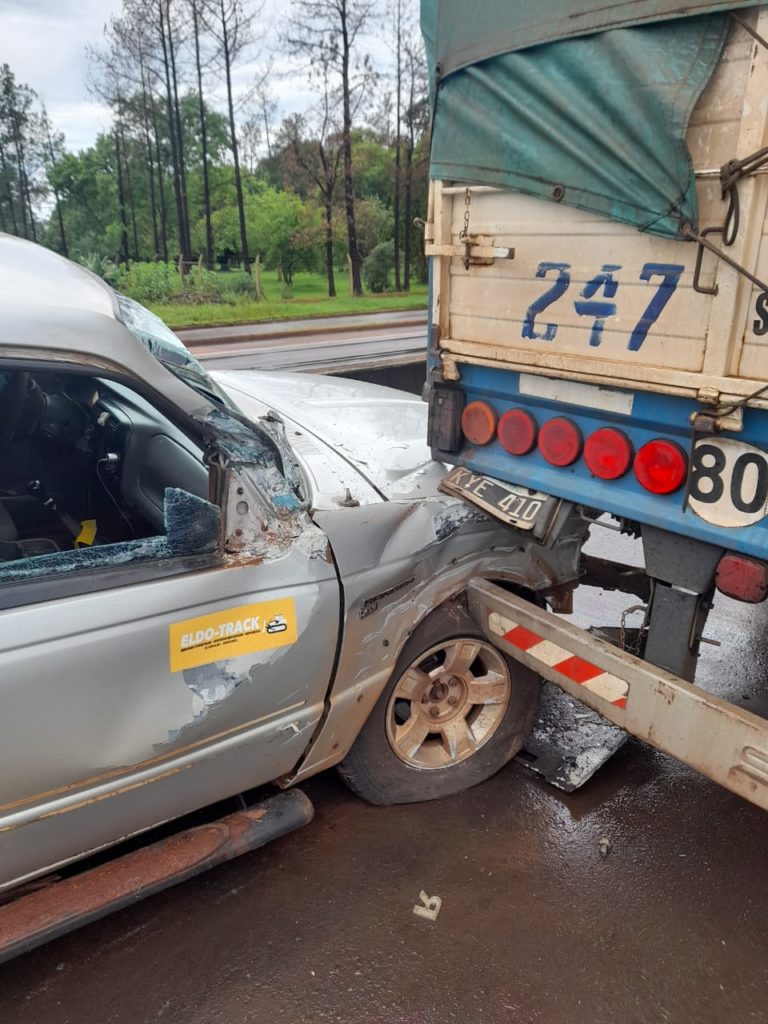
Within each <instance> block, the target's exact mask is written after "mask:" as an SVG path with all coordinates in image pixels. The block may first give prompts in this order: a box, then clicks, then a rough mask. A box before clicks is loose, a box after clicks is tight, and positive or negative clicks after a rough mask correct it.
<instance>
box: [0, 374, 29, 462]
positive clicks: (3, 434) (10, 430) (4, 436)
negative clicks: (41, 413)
mask: <svg viewBox="0 0 768 1024" xmlns="http://www.w3.org/2000/svg"><path fill="white" fill-rule="evenodd" d="M8 377H10V380H8V383H7V385H6V387H5V388H4V389H3V392H2V398H1V399H0V450H2V449H3V448H7V447H8V445H9V444H10V443H11V441H13V439H14V438H15V436H16V429H17V428H18V426H19V421H20V420H21V414H22V413H23V411H24V403H25V402H26V398H27V386H28V385H29V374H28V373H22V372H17V371H15V370H12V371H11V372H10V374H9V375H8ZM6 379H8V378H6Z"/></svg>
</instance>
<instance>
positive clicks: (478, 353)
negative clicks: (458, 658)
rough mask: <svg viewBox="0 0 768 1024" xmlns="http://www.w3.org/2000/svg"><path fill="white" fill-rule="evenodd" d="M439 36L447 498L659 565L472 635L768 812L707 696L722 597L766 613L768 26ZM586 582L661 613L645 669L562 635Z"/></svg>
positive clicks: (435, 395)
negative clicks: (698, 677) (619, 543)
mask: <svg viewBox="0 0 768 1024" xmlns="http://www.w3.org/2000/svg"><path fill="white" fill-rule="evenodd" d="M422 25H423V29H424V34H425V40H426V43H427V49H428V53H429V56H430V62H431V66H432V68H433V70H434V74H433V80H432V103H433V138H432V153H431V178H432V180H431V183H430V200H429V214H428V222H427V225H426V229H425V234H426V247H427V254H428V255H429V256H430V257H431V327H430V347H429V357H428V373H429V380H428V396H429V402H430V443H431V445H432V449H433V454H434V455H435V457H436V458H439V459H442V460H443V461H446V462H448V463H450V464H452V465H454V466H455V469H453V470H452V472H451V473H450V474H449V476H448V478H447V479H446V481H445V484H444V486H445V488H446V490H449V491H451V492H452V493H454V494H459V495H461V496H463V497H464V498H465V499H466V500H468V501H470V502H472V503H473V504H475V505H478V506H479V507H481V508H483V509H485V510H486V511H487V512H488V513H490V514H491V515H494V516H496V517H497V518H499V519H502V520H503V521H505V522H507V523H508V524H509V525H510V528H512V529H515V530H520V531H525V532H526V533H527V534H528V535H530V533H531V531H532V532H533V535H534V536H535V537H537V538H538V540H539V542H540V543H541V544H547V543H550V542H551V540H552V536H553V534H554V532H556V531H557V530H558V529H560V528H562V523H563V522H564V515H565V514H566V513H567V514H568V515H569V516H571V517H577V518H579V519H581V520H582V521H585V520H586V521H590V522H594V523H595V524H596V526H597V527H598V528H599V527H600V526H602V525H607V526H609V527H610V526H611V525H612V526H614V527H618V528H620V529H621V530H623V531H624V532H626V533H630V534H633V535H635V536H637V537H639V538H641V540H642V544H643V551H644V556H645V571H644V573H641V574H638V573H637V572H633V571H631V570H630V569H629V568H628V567H626V566H622V565H618V564H616V563H610V562H606V561H603V562H600V563H598V561H597V560H595V559H590V558H586V557H585V558H584V560H583V562H582V568H581V576H580V578H579V579H578V580H565V579H563V580H553V581H552V583H551V586H550V587H549V589H548V590H547V591H545V592H539V593H537V594H533V595H531V594H527V595H520V594H518V595H514V594H509V593H505V592H503V591H502V590H501V589H500V588H498V587H493V586H492V585H489V584H487V583H482V584H481V583H478V585H477V586H476V587H475V588H474V591H473V592H472V593H471V594H470V601H471V604H472V607H473V608H474V611H475V614H476V616H477V617H478V619H479V620H480V621H481V624H482V625H483V626H484V628H486V630H487V631H488V632H489V633H490V634H493V635H494V636H495V637H496V640H497V641H498V642H499V643H500V645H501V646H503V647H504V648H505V649H506V650H507V651H508V652H509V653H511V654H513V655H514V656H515V657H517V658H518V660H520V661H522V662H524V663H525V664H527V665H529V666H531V667H534V668H537V669H539V670H540V671H541V673H542V675H544V676H545V677H547V678H549V679H550V680H551V681H553V682H555V683H557V684H558V685H560V686H561V687H562V688H564V689H566V690H567V691H568V692H569V693H572V695H574V696H577V697H579V699H581V700H584V701H585V702H586V703H589V704H590V705H591V706H592V707H594V708H595V709H596V710H598V711H600V712H601V714H604V715H605V716H606V717H608V718H609V719H610V720H611V721H614V722H615V723H616V724H617V725H619V726H621V727H622V728H625V729H627V730H628V731H630V732H633V733H634V734H636V735H638V736H641V738H644V739H646V740H648V741H649V742H652V743H654V744H655V745H656V746H659V747H660V748H661V749H664V750H667V751H668V752H670V753H672V754H674V755H675V756H677V757H679V758H680V759H681V760H683V761H685V762H686V763H689V764H692V765H693V766H694V767H696V768H698V769H699V770H701V771H704V772H705V773H706V774H708V775H710V776H711V777H712V778H715V779H716V780H717V781H719V782H721V783H722V784H725V785H727V786H729V787H730V788H732V789H735V790H736V791H738V792H740V793H742V795H745V796H747V797H748V798H749V799H752V800H754V801H755V802H757V803H760V804H761V805H763V806H768V732H767V731H766V723H765V722H764V720H763V719H759V718H757V717H756V716H754V715H750V714H749V713H748V712H745V711H743V710H742V709H738V708H735V707H733V706H732V705H728V704H725V702H722V701H718V699H717V698H712V697H706V696H705V695H703V694H702V693H701V692H700V691H698V690H696V689H695V687H693V686H691V685H690V684H691V683H692V682H693V680H694V677H695V670H696V662H697V658H698V653H699V645H700V642H701V638H702V633H703V630H704V626H705V623H706V619H707V614H708V611H709V609H710V608H711V606H712V602H713V599H714V596H715V591H716V589H719V590H720V591H721V592H722V593H724V594H727V595H729V596H730V597H733V598H736V599H737V600H741V601H748V602H754V603H758V602H760V601H762V600H763V599H764V598H765V597H766V594H767V593H768V454H766V453H767V452H768V284H766V283H764V282H766V281H768V230H767V229H766V206H767V204H768V176H767V174H766V172H768V148H766V144H768V7H763V6H760V5H757V4H753V3H737V4H734V3H731V4H722V3H708V2H706V0H699V2H694V3H687V4H680V3H679V2H665V0H636V2H633V3H630V4H627V3H613V4H607V5H606V4H600V5H598V4H594V3H592V4H590V3H588V2H587V0H573V2H571V3H565V2H562V0H542V2H541V3H540V4H538V5H536V7H535V9H533V8H532V6H531V5H528V4H523V3H514V4H506V3H502V2H501V0H497V2H488V3H485V4H483V5H482V6H481V7H480V8H474V7H471V8H470V7H469V6H468V5H464V6H463V7H462V6H461V5H459V4H458V3H456V2H455V0H424V2H423V4H422ZM578 583H598V584H600V585H601V586H608V587H611V588H615V589H620V590H626V591H627V592H628V593H630V594H632V595H633V596H634V598H635V603H636V602H637V599H640V600H641V602H642V604H643V607H644V615H643V621H642V625H641V627H640V630H639V633H638V634H637V636H636V637H635V639H634V640H633V647H632V653H630V652H629V651H628V650H626V648H627V644H626V643H625V644H624V645H623V646H624V648H625V649H624V650H616V649H613V648H611V647H609V646H608V645H606V644H604V643H602V642H601V641H600V640H597V639H595V638H594V637H592V636H590V635H589V634H587V633H584V632H583V631H581V630H577V629H575V628H574V627H573V626H570V625H568V624H566V623H564V622H563V620H561V619H559V618H557V617H556V616H555V615H554V614H552V612H562V611H567V610H568V608H569V605H570V594H571V592H572V590H573V588H574V587H575V586H576V585H577V584H578ZM546 605H548V606H549V608H550V609H551V611H548V610H547V609H546V607H545V606H546ZM537 651H538V655H537V653H536V652H537ZM553 659H554V660H553ZM563 666H565V671H564V670H563ZM582 677H583V678H582Z"/></svg>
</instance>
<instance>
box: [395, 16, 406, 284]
mask: <svg viewBox="0 0 768 1024" xmlns="http://www.w3.org/2000/svg"><path fill="white" fill-rule="evenodd" d="M395 2H396V7H395V34H396V36H397V40H396V47H395V54H396V60H397V73H396V93H397V96H396V101H395V203H394V207H395V211H394V212H395V224H394V236H395V237H394V243H395V244H394V261H395V291H396V292H399V291H400V120H401V117H402V97H401V92H402V77H403V74H402V73H403V55H402V43H403V0H395ZM407 230H408V229H407V222H406V231H407Z"/></svg>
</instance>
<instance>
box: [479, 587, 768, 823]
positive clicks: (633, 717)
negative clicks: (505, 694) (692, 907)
mask: <svg viewBox="0 0 768 1024" xmlns="http://www.w3.org/2000/svg"><path fill="white" fill-rule="evenodd" d="M468 594H469V611H470V614H471V615H472V617H473V618H474V619H475V621H476V622H477V623H478V625H479V626H480V627H481V628H482V629H483V631H484V632H485V633H486V635H487V636H488V638H489V639H490V640H491V641H492V642H493V643H494V644H495V645H496V646H497V647H498V648H499V649H500V650H502V651H504V652H505V653H506V654H508V655H509V656H510V657H512V658H514V659H515V660H516V661H519V662H521V663H522V664H523V665H527V666H528V668H531V669H533V670H534V671H535V672H537V673H538V674H539V675H541V676H543V677H544V678H545V679H548V680H549V681H550V682H552V683H555V685H557V686H559V687H560V688H561V689H562V690H564V691H565V692H566V693H567V694H569V695H570V696H571V697H573V698H575V699H576V700H578V701H581V702H582V703H583V704H586V705H588V706H589V707H590V708H592V709H593V710H595V711H597V712H599V713H600V714H601V715H603V717H604V718H607V719H608V721H610V722H613V723H614V725H618V726H619V727H620V728H622V729H625V730H626V731H627V732H628V733H630V734H631V735H633V736H637V737H638V738H639V739H641V740H644V741H645V742H646V743H649V744H650V745H651V746H652V747H655V748H656V749H657V750H661V751H663V752H664V753H666V754H671V755H672V757H675V758H677V759H678V761H682V762H683V764H687V765H689V766H690V767H691V768H694V769H696V771H699V772H701V773H702V774H703V775H706V776H707V777H708V778H710V779H712V780H713V781H714V782H717V783H719V784H720V785H721V786H725V788H726V789H729V790H731V792H733V793H737V794H738V795H739V796H741V797H744V798H745V799H746V800H750V801H751V802H752V803H753V804H757V806H758V807H762V808H763V809H765V810H768V721H766V720H765V719H763V718H760V717H758V716H757V715H754V714H752V712H750V711H745V710H744V709H743V708H739V707H736V705H734V704H729V703H728V702H727V701H724V700H722V699H721V698H719V697H715V696H713V695H712V694H711V693H707V692H705V691H704V690H700V689H698V688H697V687H695V686H692V685H691V684H690V683H686V682H684V681H683V680H682V679H680V678H678V677H677V676H674V675H672V674H671V673H670V672H667V671H665V670H664V669H661V668H657V667H656V666H655V665H651V664H650V663H649V662H647V661H643V660H642V659H641V658H636V657H634V655H632V654H628V653H627V652H626V651H622V650H620V649H619V648H617V647H613V646H612V645H611V644H609V643H606V642H605V641H603V640H600V639H598V638H597V637H595V636H593V635H592V634H591V633H587V632H586V631H585V630H583V629H579V628H577V627H576V626H573V625H571V624H570V623H567V622H564V621H563V620H562V619H559V618H558V617H557V616H556V615H553V614H551V613H550V612H546V611H544V610H543V609H541V608H538V607H536V606H535V605H532V604H530V602H528V601H524V600H523V599H522V598H520V597H517V596H515V595H514V594H510V593H508V592H507V591H506V590H502V589H501V587H498V586H496V585H495V584H493V583H489V582H487V581H486V580H473V581H472V582H471V583H470V584H469V588H468Z"/></svg>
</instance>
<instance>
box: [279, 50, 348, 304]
mask: <svg viewBox="0 0 768 1024" xmlns="http://www.w3.org/2000/svg"><path fill="white" fill-rule="evenodd" d="M329 71H330V69H329V67H328V65H327V63H325V62H323V63H322V64H321V66H320V68H319V69H316V73H315V74H316V80H317V81H318V83H319V85H320V97H321V98H320V101H319V103H318V104H317V106H316V107H315V108H314V110H313V111H312V114H313V115H314V121H315V124H314V131H313V132H312V134H311V136H307V135H306V131H305V129H306V119H305V118H304V117H301V116H296V117H293V118H287V119H286V120H285V122H284V123H283V133H284V135H285V139H286V142H287V153H288V154H289V155H290V157H291V163H292V165H293V169H294V172H295V171H298V172H299V175H300V176H302V177H304V178H305V180H307V181H309V183H310V185H312V186H314V187H316V188H317V192H318V194H319V197H320V201H321V203H322V206H323V210H324V214H325V274H326V277H327V279H328V295H329V297H331V298H332V297H333V296H335V295H336V282H335V280H334V272H333V263H334V252H333V200H334V194H335V191H336V182H337V180H338V176H339V164H340V158H341V154H342V151H343V144H342V139H341V134H340V132H339V130H338V126H337V125H336V123H335V120H334V107H335V102H334V96H333V92H332V89H331V82H330V74H329Z"/></svg>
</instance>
